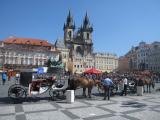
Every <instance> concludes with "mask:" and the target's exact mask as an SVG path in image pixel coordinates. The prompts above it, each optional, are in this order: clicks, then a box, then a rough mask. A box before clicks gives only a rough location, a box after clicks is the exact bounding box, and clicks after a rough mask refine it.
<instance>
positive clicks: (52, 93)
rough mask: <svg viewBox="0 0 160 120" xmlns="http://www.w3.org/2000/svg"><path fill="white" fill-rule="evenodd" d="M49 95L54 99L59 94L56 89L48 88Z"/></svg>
mask: <svg viewBox="0 0 160 120" xmlns="http://www.w3.org/2000/svg"><path fill="white" fill-rule="evenodd" d="M49 95H50V97H51V99H52V100H56V99H57V97H58V96H59V92H58V91H54V90H53V89H50V90H49Z"/></svg>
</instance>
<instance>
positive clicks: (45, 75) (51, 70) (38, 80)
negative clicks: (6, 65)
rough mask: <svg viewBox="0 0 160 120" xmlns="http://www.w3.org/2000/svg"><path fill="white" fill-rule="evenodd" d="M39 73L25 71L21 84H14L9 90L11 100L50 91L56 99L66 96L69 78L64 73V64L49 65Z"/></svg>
mask: <svg viewBox="0 0 160 120" xmlns="http://www.w3.org/2000/svg"><path fill="white" fill-rule="evenodd" d="M46 69H47V72H44V68H43V67H42V68H40V69H38V70H37V71H25V72H21V73H20V79H19V84H17V83H16V84H14V85H12V86H10V87H9V89H8V96H9V97H10V98H13V99H15V98H25V97H27V96H36V95H40V94H43V93H46V92H47V91H49V95H50V96H51V98H53V99H55V98H56V97H57V96H59V95H60V94H64V92H65V90H66V88H67V87H68V77H67V76H66V74H65V73H64V67H63V65H62V64H57V65H55V64H54V65H53V66H52V65H49V67H46Z"/></svg>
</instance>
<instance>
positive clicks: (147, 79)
mask: <svg viewBox="0 0 160 120" xmlns="http://www.w3.org/2000/svg"><path fill="white" fill-rule="evenodd" d="M142 80H143V90H144V91H143V92H146V91H145V87H144V86H145V85H146V86H147V93H148V92H149V93H151V86H152V88H153V89H154V85H155V83H154V81H153V80H152V79H151V78H150V77H147V76H145V77H143V79H142Z"/></svg>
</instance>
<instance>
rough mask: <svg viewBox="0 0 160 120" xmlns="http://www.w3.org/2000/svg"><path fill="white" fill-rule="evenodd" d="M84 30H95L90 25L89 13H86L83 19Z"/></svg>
mask: <svg viewBox="0 0 160 120" xmlns="http://www.w3.org/2000/svg"><path fill="white" fill-rule="evenodd" d="M83 29H84V30H91V31H92V30H93V28H92V26H91V25H90V21H89V17H88V15H87V12H86V15H85V17H84V19H83Z"/></svg>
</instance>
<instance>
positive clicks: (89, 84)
mask: <svg viewBox="0 0 160 120" xmlns="http://www.w3.org/2000/svg"><path fill="white" fill-rule="evenodd" d="M98 82H99V80H94V79H89V78H85V77H79V76H78V77H77V76H76V77H73V78H72V79H70V81H69V86H70V89H73V90H76V89H77V88H78V87H80V88H83V96H84V97H87V95H86V88H88V97H89V98H91V92H92V88H93V86H96V85H97V83H98Z"/></svg>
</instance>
